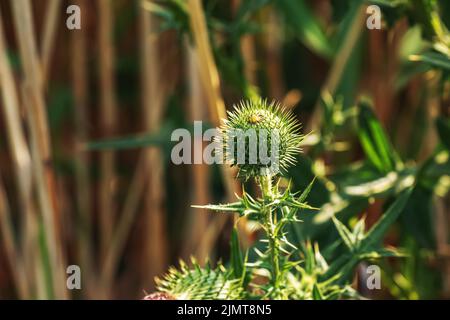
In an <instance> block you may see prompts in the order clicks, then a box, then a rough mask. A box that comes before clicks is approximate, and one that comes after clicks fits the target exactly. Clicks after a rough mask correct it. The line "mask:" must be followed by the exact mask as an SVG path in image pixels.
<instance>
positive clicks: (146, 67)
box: [139, 6, 168, 283]
mask: <svg viewBox="0 0 450 320" xmlns="http://www.w3.org/2000/svg"><path fill="white" fill-rule="evenodd" d="M139 19H140V36H141V45H142V47H141V62H142V73H141V75H142V78H141V81H142V102H141V103H142V112H143V116H144V130H146V132H149V133H151V132H157V131H158V130H159V126H160V123H161V121H162V116H163V103H164V96H165V92H164V91H165V90H163V89H162V88H161V86H160V84H161V79H160V77H159V74H160V72H161V71H162V70H161V69H160V66H159V61H160V56H159V53H158V43H159V42H158V41H157V39H156V38H155V37H154V36H152V34H151V32H152V30H154V23H155V22H154V21H153V20H152V16H151V14H150V13H149V12H148V11H147V10H145V9H144V8H143V7H142V6H141V7H140V8H139ZM144 154H145V159H146V162H145V168H144V173H143V174H145V175H146V176H147V177H146V179H148V185H147V186H148V188H147V190H146V193H147V194H146V195H145V203H144V208H145V212H146V215H145V227H146V231H147V232H146V238H145V243H146V245H147V247H146V252H145V258H144V259H145V260H144V281H148V282H149V283H151V282H152V280H153V277H154V276H155V275H157V274H160V273H161V272H163V271H164V269H165V268H166V265H167V244H168V238H167V235H166V222H165V220H164V211H163V204H164V201H165V194H164V191H163V190H164V187H163V186H164V177H163V165H162V161H163V160H162V155H161V151H160V150H158V149H154V148H149V149H147V150H144Z"/></svg>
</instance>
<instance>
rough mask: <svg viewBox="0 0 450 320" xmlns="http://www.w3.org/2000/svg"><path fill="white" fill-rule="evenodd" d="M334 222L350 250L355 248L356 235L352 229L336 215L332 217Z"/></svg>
mask: <svg viewBox="0 0 450 320" xmlns="http://www.w3.org/2000/svg"><path fill="white" fill-rule="evenodd" d="M332 219H333V223H334V225H335V226H336V229H337V231H338V233H339V235H340V236H341V239H342V241H343V242H344V244H345V245H346V246H347V248H348V249H349V250H350V251H353V250H354V237H353V234H352V233H351V232H350V230H349V229H348V228H347V227H346V226H345V225H344V224H343V223H342V222H340V221H339V220H338V219H337V218H336V217H335V216H333V217H332Z"/></svg>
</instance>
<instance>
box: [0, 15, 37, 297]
mask: <svg viewBox="0 0 450 320" xmlns="http://www.w3.org/2000/svg"><path fill="white" fill-rule="evenodd" d="M0 89H1V92H2V101H3V103H2V106H3V113H4V119H5V121H6V132H7V138H8V146H9V149H10V153H11V156H12V160H13V165H14V173H15V176H16V182H17V183H16V188H17V191H18V192H17V194H18V199H19V208H20V211H21V212H22V217H21V219H20V220H21V228H20V238H21V241H20V242H21V243H20V248H21V253H22V254H23V255H24V259H23V263H25V269H26V270H27V274H28V275H29V274H30V271H31V270H32V269H33V264H32V261H31V260H30V259H28V258H27V257H29V256H30V253H31V252H32V251H33V250H34V249H33V246H34V243H35V242H34V240H32V239H31V237H30V233H29V232H27V230H28V229H29V227H30V223H31V222H30V219H31V215H32V212H31V201H32V199H31V197H32V196H31V184H32V181H31V157H30V153H29V150H28V145H27V142H26V138H25V134H24V132H23V130H22V127H21V126H22V124H21V119H20V111H19V109H20V108H19V100H18V97H17V90H16V85H15V83H14V77H13V73H12V70H11V66H10V65H9V62H8V57H7V56H6V43H5V37H4V32H3V19H2V18H1V13H0ZM28 280H29V281H28V283H30V285H31V284H32V283H33V281H32V279H31V278H30V279H28ZM21 291H22V290H21ZM21 294H26V296H24V298H26V297H30V294H31V292H30V290H26V292H25V291H23V292H22V293H21Z"/></svg>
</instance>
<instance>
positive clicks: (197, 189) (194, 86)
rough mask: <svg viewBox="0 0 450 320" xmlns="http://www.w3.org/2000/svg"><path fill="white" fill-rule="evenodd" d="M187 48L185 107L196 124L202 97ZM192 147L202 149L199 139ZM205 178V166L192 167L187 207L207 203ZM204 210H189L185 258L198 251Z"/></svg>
mask: <svg viewBox="0 0 450 320" xmlns="http://www.w3.org/2000/svg"><path fill="white" fill-rule="evenodd" d="M186 48H187V59H186V60H187V61H186V66H187V72H186V74H187V77H188V79H187V82H188V88H189V89H188V90H189V92H188V97H189V98H188V99H189V100H188V106H189V113H190V120H191V121H198V120H202V119H204V116H205V115H204V108H203V106H204V105H205V99H204V93H203V90H202V88H201V83H200V78H199V72H198V68H197V66H198V61H197V60H198V57H197V52H196V51H195V50H194V49H193V48H192V47H190V46H189V44H186ZM194 139H195V140H194V145H200V146H203V137H201V136H200V137H194ZM193 152H194V153H195V152H197V153H198V154H196V155H194V156H193V157H194V159H197V158H202V157H203V147H202V148H196V147H194V151H193ZM209 175H210V171H209V168H208V166H207V165H206V164H195V165H193V166H192V185H191V187H192V201H191V203H210V194H209V191H208V190H209V183H208V180H209ZM207 211H208V210H204V209H194V210H192V209H191V210H190V221H189V226H190V227H188V228H187V230H188V233H187V234H186V241H185V245H184V247H183V250H182V252H183V255H184V256H187V257H188V256H189V255H190V254H192V252H193V251H194V248H197V247H199V244H200V243H201V241H202V239H203V235H204V234H205V232H206V230H207V226H208V217H209V216H208V214H207ZM207 254H208V252H205V251H201V252H198V256H197V257H198V259H199V261H200V262H201V263H203V261H204V260H205V258H206V257H207Z"/></svg>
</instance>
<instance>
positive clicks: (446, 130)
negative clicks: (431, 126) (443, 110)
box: [436, 118, 450, 150]
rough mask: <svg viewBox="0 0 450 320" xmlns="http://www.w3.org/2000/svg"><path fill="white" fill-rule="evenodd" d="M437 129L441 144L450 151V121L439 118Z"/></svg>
mask: <svg viewBox="0 0 450 320" xmlns="http://www.w3.org/2000/svg"><path fill="white" fill-rule="evenodd" d="M436 127H437V131H438V134H439V138H440V139H441V143H442V144H443V145H444V146H445V147H446V148H447V149H449V150H450V120H449V119H445V118H438V119H436Z"/></svg>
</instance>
